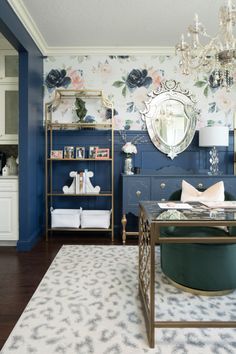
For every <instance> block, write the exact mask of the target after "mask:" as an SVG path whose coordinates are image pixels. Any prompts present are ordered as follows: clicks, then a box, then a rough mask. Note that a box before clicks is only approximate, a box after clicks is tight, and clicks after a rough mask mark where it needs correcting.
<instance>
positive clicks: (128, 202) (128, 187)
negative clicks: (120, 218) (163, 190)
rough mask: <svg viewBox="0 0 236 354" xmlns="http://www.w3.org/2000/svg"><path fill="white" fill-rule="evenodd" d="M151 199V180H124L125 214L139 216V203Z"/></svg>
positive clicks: (145, 178) (143, 178)
mask: <svg viewBox="0 0 236 354" xmlns="http://www.w3.org/2000/svg"><path fill="white" fill-rule="evenodd" d="M150 198H151V195H150V178H147V177H141V176H140V177H136V176H135V177H132V178H124V179H123V203H122V204H123V208H122V209H123V210H122V211H123V213H129V212H131V213H133V214H135V215H138V208H139V202H140V201H141V200H150Z"/></svg>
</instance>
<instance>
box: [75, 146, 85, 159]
mask: <svg viewBox="0 0 236 354" xmlns="http://www.w3.org/2000/svg"><path fill="white" fill-rule="evenodd" d="M75 157H76V159H84V158H85V147H83V146H77V147H76V156H75Z"/></svg>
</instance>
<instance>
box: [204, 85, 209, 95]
mask: <svg viewBox="0 0 236 354" xmlns="http://www.w3.org/2000/svg"><path fill="white" fill-rule="evenodd" d="M208 89H209V86H206V87H205V88H204V91H203V94H204V96H205V97H207V96H208Z"/></svg>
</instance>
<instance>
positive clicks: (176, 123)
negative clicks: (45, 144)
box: [141, 80, 198, 159]
mask: <svg viewBox="0 0 236 354" xmlns="http://www.w3.org/2000/svg"><path fill="white" fill-rule="evenodd" d="M148 96H149V97H150V98H149V100H148V101H146V102H145V106H146V108H145V110H144V111H142V112H141V114H142V119H143V120H144V121H145V122H146V126H147V130H148V134H149V136H150V138H151V140H152V142H153V144H154V145H155V146H156V147H157V148H158V149H159V150H160V151H162V152H163V153H165V154H167V156H168V157H170V158H171V159H174V158H175V157H176V156H177V155H178V154H179V153H181V152H182V151H184V150H185V149H186V148H187V147H188V146H189V144H190V143H191V141H192V139H193V136H194V133H195V129H196V124H197V115H198V111H197V109H196V102H195V100H194V98H193V95H192V94H191V93H190V92H189V91H188V90H183V89H182V88H181V86H180V83H179V82H176V81H175V80H167V81H163V82H162V83H161V84H160V87H159V88H158V89H157V90H156V91H152V92H151V93H149V94H148Z"/></svg>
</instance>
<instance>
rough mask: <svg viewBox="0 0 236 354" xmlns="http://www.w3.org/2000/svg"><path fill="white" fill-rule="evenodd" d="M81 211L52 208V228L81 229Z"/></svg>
mask: <svg viewBox="0 0 236 354" xmlns="http://www.w3.org/2000/svg"><path fill="white" fill-rule="evenodd" d="M81 211H82V208H80V209H53V208H51V227H62V228H64V227H66V228H67V227H69V228H78V227H80V214H81Z"/></svg>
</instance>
